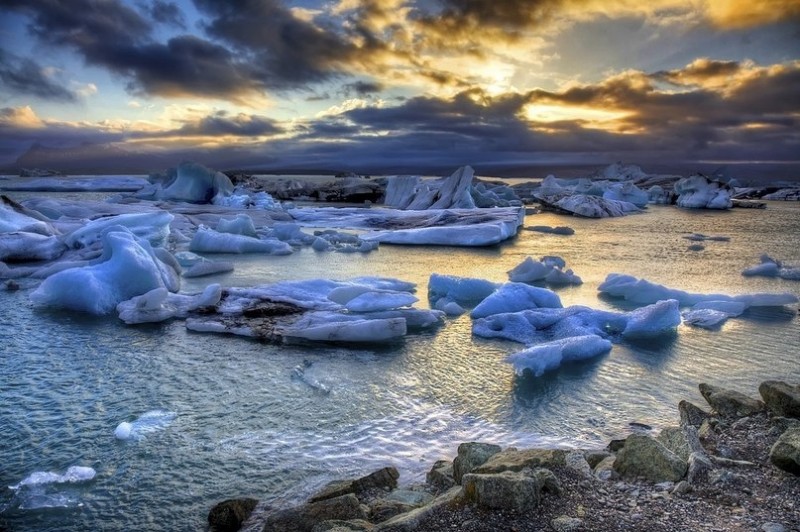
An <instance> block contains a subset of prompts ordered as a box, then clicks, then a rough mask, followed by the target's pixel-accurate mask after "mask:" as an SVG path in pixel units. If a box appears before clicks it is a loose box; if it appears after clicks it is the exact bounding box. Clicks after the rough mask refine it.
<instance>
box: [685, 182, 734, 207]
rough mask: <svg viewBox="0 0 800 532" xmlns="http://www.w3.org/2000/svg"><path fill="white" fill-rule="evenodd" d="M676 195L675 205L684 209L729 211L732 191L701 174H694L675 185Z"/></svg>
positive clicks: (731, 204)
mask: <svg viewBox="0 0 800 532" xmlns="http://www.w3.org/2000/svg"><path fill="white" fill-rule="evenodd" d="M675 193H676V194H677V195H678V198H677V200H676V201H675V204H676V205H677V206H678V207H683V208H686V209H730V208H731V207H732V206H733V202H732V201H731V197H732V196H733V189H732V188H731V187H730V186H728V185H726V184H724V183H720V182H719V181H713V180H711V179H709V178H707V177H706V176H704V175H702V174H695V175H692V176H689V177H685V178H683V179H680V180H678V182H677V183H675Z"/></svg>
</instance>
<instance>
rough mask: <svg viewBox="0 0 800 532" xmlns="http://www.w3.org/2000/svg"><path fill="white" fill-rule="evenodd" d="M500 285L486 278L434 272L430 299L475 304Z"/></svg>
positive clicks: (430, 285) (431, 279) (429, 285)
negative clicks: (445, 299) (444, 299)
mask: <svg viewBox="0 0 800 532" xmlns="http://www.w3.org/2000/svg"><path fill="white" fill-rule="evenodd" d="M498 286H499V285H498V284H497V283H493V282H491V281H487V280H485V279H474V278H470V277H456V276H454V275H441V274H438V273H432V274H431V276H430V279H429V280H428V299H430V300H431V301H433V302H436V301H439V300H440V299H443V298H447V300H448V301H450V302H455V303H458V304H460V305H473V304H476V303H479V302H481V301H483V300H484V299H486V298H487V297H488V296H489V295H490V294H492V293H494V291H495V290H497V287H498Z"/></svg>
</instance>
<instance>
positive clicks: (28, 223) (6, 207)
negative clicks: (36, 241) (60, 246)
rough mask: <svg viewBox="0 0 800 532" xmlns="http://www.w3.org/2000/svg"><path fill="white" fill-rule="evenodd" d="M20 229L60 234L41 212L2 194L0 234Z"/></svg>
mask: <svg viewBox="0 0 800 532" xmlns="http://www.w3.org/2000/svg"><path fill="white" fill-rule="evenodd" d="M18 231H20V232H24V233H37V234H40V235H45V236H50V235H55V234H58V231H56V229H55V228H54V227H53V226H52V225H51V224H50V223H49V222H48V221H47V220H46V218H45V217H44V216H43V215H42V214H41V213H39V212H37V211H33V210H31V209H28V208H26V207H23V206H22V205H20V204H19V203H17V202H15V201H13V200H11V199H9V198H7V197H6V196H0V234H1V233H12V232H18Z"/></svg>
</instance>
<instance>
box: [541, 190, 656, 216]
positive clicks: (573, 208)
mask: <svg viewBox="0 0 800 532" xmlns="http://www.w3.org/2000/svg"><path fill="white" fill-rule="evenodd" d="M537 200H538V201H539V203H540V204H541V205H542V207H545V208H548V209H551V210H555V211H557V212H562V213H566V214H574V215H576V216H582V217H584V218H610V217H617V216H625V215H627V214H630V213H636V212H641V209H639V207H637V206H636V205H634V204H633V203H630V202H627V201H618V200H614V199H605V198H601V197H599V196H592V195H588V194H572V195H569V196H538V195H537Z"/></svg>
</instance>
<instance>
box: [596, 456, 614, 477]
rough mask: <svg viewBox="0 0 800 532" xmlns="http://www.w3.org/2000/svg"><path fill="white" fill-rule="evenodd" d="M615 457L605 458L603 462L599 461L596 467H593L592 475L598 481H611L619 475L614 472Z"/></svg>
mask: <svg viewBox="0 0 800 532" xmlns="http://www.w3.org/2000/svg"><path fill="white" fill-rule="evenodd" d="M616 460H617V457H616V456H614V455H613V454H612V455H609V456H607V457H606V458H604V459H603V460H601V461H600V463H598V464H597V465H596V466H594V470H593V471H592V473H594V476H595V478H598V479H600V480H613V479H615V478H616V477H618V476H619V475H618V474H617V472H616V471H615V470H614V462H616Z"/></svg>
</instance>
